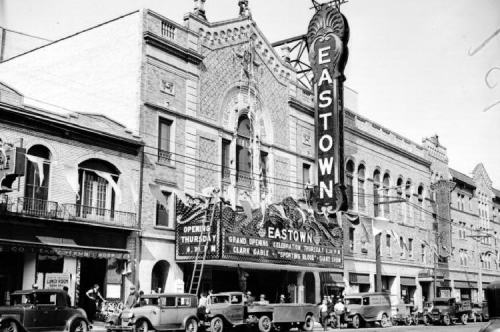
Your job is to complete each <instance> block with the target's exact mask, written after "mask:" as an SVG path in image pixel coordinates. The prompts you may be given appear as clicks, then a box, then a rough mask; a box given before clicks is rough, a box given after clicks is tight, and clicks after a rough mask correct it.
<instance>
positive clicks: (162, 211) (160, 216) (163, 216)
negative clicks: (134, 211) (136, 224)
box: [156, 191, 173, 227]
mask: <svg viewBox="0 0 500 332" xmlns="http://www.w3.org/2000/svg"><path fill="white" fill-rule="evenodd" d="M162 193H163V195H164V196H165V199H166V200H167V204H168V207H167V208H165V207H164V206H163V205H162V204H160V203H159V202H156V226H163V227H173V225H172V223H171V222H170V220H171V216H170V213H169V212H170V211H169V210H171V202H172V199H173V197H172V193H169V192H166V191H163V192H162Z"/></svg>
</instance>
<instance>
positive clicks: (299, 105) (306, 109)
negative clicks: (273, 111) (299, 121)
mask: <svg viewBox="0 0 500 332" xmlns="http://www.w3.org/2000/svg"><path fill="white" fill-rule="evenodd" d="M288 105H290V106H291V107H293V108H294V109H296V110H297V111H300V112H302V113H304V114H307V115H310V116H312V117H314V109H313V108H312V107H310V106H308V105H306V104H305V103H303V102H301V101H300V100H298V99H297V98H295V97H290V99H289V100H288Z"/></svg>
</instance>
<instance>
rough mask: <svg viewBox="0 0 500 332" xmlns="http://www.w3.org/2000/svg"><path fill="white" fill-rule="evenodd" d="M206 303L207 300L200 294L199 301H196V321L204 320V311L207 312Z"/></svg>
mask: <svg viewBox="0 0 500 332" xmlns="http://www.w3.org/2000/svg"><path fill="white" fill-rule="evenodd" d="M207 302H208V298H207V295H206V294H205V292H202V293H201V295H200V300H199V301H198V314H197V316H198V319H200V320H203V319H204V318H205V314H206V310H207Z"/></svg>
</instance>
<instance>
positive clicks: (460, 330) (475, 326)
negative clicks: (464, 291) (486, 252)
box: [91, 322, 488, 332]
mask: <svg viewBox="0 0 500 332" xmlns="http://www.w3.org/2000/svg"><path fill="white" fill-rule="evenodd" d="M486 324H488V322H485V323H469V324H467V325H462V324H456V325H450V326H441V325H431V326H425V325H417V326H415V325H411V326H392V327H387V328H381V327H378V326H376V327H366V328H359V329H357V330H356V329H353V328H342V329H341V331H352V332H363V331H369V332H378V331H383V332H390V331H393V332H403V331H404V332H406V331H412V332H420V331H422V332H431V331H432V332H436V331H438V332H478V331H479V330H480V329H481V328H482V327H483V326H485V325H486ZM92 326H93V327H92V330H91V331H92V332H105V331H106V328H105V327H104V323H103V322H94V324H92ZM234 331H236V330H234ZM338 331H340V330H339V329H332V328H328V330H327V332H338ZM313 332H323V328H322V327H321V325H319V324H315V327H314V330H313Z"/></svg>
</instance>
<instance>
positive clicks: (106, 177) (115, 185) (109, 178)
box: [94, 170, 122, 204]
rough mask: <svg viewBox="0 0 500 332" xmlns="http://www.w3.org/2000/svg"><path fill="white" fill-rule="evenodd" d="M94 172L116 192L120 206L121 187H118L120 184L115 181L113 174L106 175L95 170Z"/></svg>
mask: <svg viewBox="0 0 500 332" xmlns="http://www.w3.org/2000/svg"><path fill="white" fill-rule="evenodd" d="M94 172H95V174H97V175H99V176H100V177H101V178H103V179H104V180H106V181H108V183H109V185H110V186H111V187H112V188H113V190H114V191H115V195H116V202H117V204H120V203H121V202H122V192H121V190H120V187H119V186H118V183H116V182H115V180H114V179H113V177H112V176H111V174H109V173H106V172H101V171H96V170H94Z"/></svg>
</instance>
